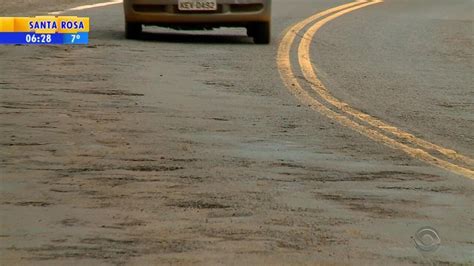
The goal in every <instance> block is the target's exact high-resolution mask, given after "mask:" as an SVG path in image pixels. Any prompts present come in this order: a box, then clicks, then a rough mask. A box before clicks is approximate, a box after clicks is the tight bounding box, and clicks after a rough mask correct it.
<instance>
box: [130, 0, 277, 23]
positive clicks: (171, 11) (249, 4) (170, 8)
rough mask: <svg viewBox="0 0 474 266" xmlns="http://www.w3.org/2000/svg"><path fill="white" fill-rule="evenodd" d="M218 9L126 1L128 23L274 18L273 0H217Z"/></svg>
mask: <svg viewBox="0 0 474 266" xmlns="http://www.w3.org/2000/svg"><path fill="white" fill-rule="evenodd" d="M217 5H218V10H217V11H204V12H202V11H199V12H195V11H191V12H189V11H186V12H184V11H180V10H179V9H178V0H125V1H124V11H125V19H126V20H127V22H134V23H142V24H151V25H161V24H198V23H206V24H211V25H214V24H217V25H219V24H222V25H233V24H235V25H240V24H245V23H249V22H268V21H270V20H271V0H217Z"/></svg>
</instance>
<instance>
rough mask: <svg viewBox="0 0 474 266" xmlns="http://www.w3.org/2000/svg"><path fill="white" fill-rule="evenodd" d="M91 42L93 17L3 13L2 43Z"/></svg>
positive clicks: (58, 43)
mask: <svg viewBox="0 0 474 266" xmlns="http://www.w3.org/2000/svg"><path fill="white" fill-rule="evenodd" d="M88 43H89V18H85V17H75V16H60V17H55V16H37V17H0V45H74V44H88Z"/></svg>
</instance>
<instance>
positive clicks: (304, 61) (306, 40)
mask: <svg viewBox="0 0 474 266" xmlns="http://www.w3.org/2000/svg"><path fill="white" fill-rule="evenodd" d="M373 3H375V2H373ZM358 8H361V7H358ZM358 8H356V9H358ZM353 10H355V9H346V10H343V11H341V12H338V13H336V14H333V15H331V16H328V17H325V18H324V19H322V20H320V21H318V22H317V23H316V24H314V25H313V26H311V27H310V28H309V29H308V30H307V31H306V33H305V34H304V36H303V38H302V40H301V42H300V45H299V48H298V59H299V62H300V67H301V70H302V71H303V74H304V76H305V78H306V79H307V80H309V81H310V83H311V87H312V88H313V89H314V90H315V91H316V92H317V93H318V94H319V95H320V96H321V97H322V98H323V99H324V100H326V101H327V102H328V103H330V104H332V105H333V106H335V107H337V108H338V109H340V110H341V111H344V112H346V113H348V114H350V115H352V116H354V117H356V118H358V119H359V120H361V121H364V122H366V123H368V124H370V125H372V126H374V127H377V128H379V129H381V130H383V131H386V132H389V133H391V134H393V135H395V136H397V137H399V138H401V139H403V140H405V141H407V142H410V143H412V144H415V145H418V146H420V147H422V148H425V149H428V150H434V151H437V152H439V153H441V154H443V155H445V156H446V157H448V158H450V159H453V160H458V161H462V162H464V163H466V164H471V165H472V164H474V160H473V159H471V158H469V157H467V156H464V155H462V154H459V153H458V152H456V151H454V150H452V149H447V148H444V147H441V146H439V145H436V144H434V143H431V142H428V141H425V140H423V139H420V138H417V137H415V136H414V135H413V134H410V133H408V132H405V131H403V130H401V129H399V128H397V127H395V126H392V125H388V124H386V123H384V122H383V121H380V120H379V119H377V118H375V117H372V116H370V115H368V114H365V113H363V112H361V111H359V110H356V109H354V108H352V107H351V106H349V105H348V104H347V103H344V102H342V101H340V100H338V99H336V98H334V97H333V96H332V95H331V93H330V92H329V91H328V90H327V89H326V87H325V86H324V85H323V84H322V82H321V81H320V80H319V79H318V77H317V75H316V73H315V71H314V68H313V65H312V63H311V61H310V46H311V42H312V40H313V39H314V35H315V34H316V32H317V31H318V30H319V29H320V28H321V27H322V26H324V25H325V24H326V23H328V22H329V21H331V20H334V19H336V18H337V17H340V16H342V15H344V14H346V13H349V12H352V11H353Z"/></svg>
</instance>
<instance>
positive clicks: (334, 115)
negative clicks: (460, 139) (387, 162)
mask: <svg viewBox="0 0 474 266" xmlns="http://www.w3.org/2000/svg"><path fill="white" fill-rule="evenodd" d="M381 2H383V1H382V0H359V1H355V2H351V3H348V4H344V5H340V6H337V7H334V8H331V9H328V10H326V11H323V12H321V13H318V14H315V15H313V16H311V17H309V18H307V19H305V20H303V21H301V22H299V23H297V24H295V25H293V26H292V27H291V28H290V29H289V30H288V31H287V32H286V34H285V36H284V37H283V39H282V40H281V42H280V46H279V49H278V55H277V64H278V69H279V71H280V76H281V78H282V80H283V82H284V83H285V85H286V87H287V88H288V89H289V90H290V92H292V93H293V94H294V95H295V96H296V97H297V98H298V99H299V100H300V101H301V102H303V103H304V104H306V105H308V106H310V107H311V108H312V109H314V110H316V111H318V112H320V113H322V114H324V115H326V116H327V117H329V118H330V119H332V120H334V121H336V122H338V123H339V124H341V125H343V126H346V127H348V128H351V129H353V130H355V131H357V132H359V133H361V134H363V135H365V136H367V137H369V138H370V139H372V140H374V141H378V142H381V143H383V144H385V145H387V146H389V147H391V148H393V149H398V150H402V151H404V152H405V153H406V154H408V155H410V156H412V157H414V158H417V159H420V160H422V161H425V162H427V163H430V164H432V165H435V166H438V167H440V168H443V169H446V170H448V171H451V172H454V173H457V174H459V175H462V176H465V177H468V178H470V179H474V170H473V168H474V160H473V159H472V158H469V157H467V156H465V155H462V154H459V153H458V152H456V151H454V150H452V149H448V148H444V147H441V146H439V145H436V144H434V143H431V142H428V141H426V140H423V139H420V138H417V137H416V136H414V135H413V134H410V133H408V132H405V131H403V130H401V129H399V128H397V127H395V126H393V125H389V124H387V123H385V122H383V121H381V120H379V119H377V118H375V117H372V116H370V115H368V114H365V113H363V112H361V111H359V110H357V109H355V108H353V107H351V106H350V105H349V104H347V103H345V102H343V101H341V100H339V99H336V98H335V97H334V96H332V95H331V93H330V92H329V91H328V90H327V89H326V87H325V86H324V84H323V83H322V82H321V80H320V79H319V78H318V76H317V74H316V71H315V70H314V68H313V65H312V63H311V60H310V48H311V42H312V41H313V39H314V36H315V34H316V33H317V31H318V30H319V29H320V28H321V27H323V26H324V25H325V24H326V23H328V22H330V21H332V20H334V19H336V18H338V17H340V16H342V15H344V14H347V13H350V12H353V11H355V10H358V9H361V8H364V7H368V6H371V5H375V4H378V3H381ZM311 24H312V25H311ZM308 25H311V26H310V27H309V28H308V29H306V30H305V32H304V34H302V37H301V38H300V39H301V40H300V42H299V45H298V50H297V57H298V62H299V67H300V69H301V71H302V73H303V75H304V77H305V79H306V81H307V82H308V84H309V87H310V88H311V90H312V91H313V92H315V93H316V94H317V96H318V97H314V96H312V95H311V94H310V93H309V92H308V91H307V90H305V89H304V88H303V87H302V86H301V84H300V83H299V82H298V79H297V78H296V76H295V74H294V72H293V70H292V68H293V67H292V65H291V57H290V54H291V50H292V47H293V45H294V43H295V40H296V37H297V36H301V34H300V32H301V31H302V30H303V29H304V28H306V27H307V26H308ZM318 98H319V99H322V101H320V100H319V99H318Z"/></svg>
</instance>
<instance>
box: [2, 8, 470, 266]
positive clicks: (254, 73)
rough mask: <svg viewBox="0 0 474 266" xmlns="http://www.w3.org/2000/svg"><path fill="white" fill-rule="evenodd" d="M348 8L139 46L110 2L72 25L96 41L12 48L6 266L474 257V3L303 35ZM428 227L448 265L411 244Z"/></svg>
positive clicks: (151, 34)
mask: <svg viewBox="0 0 474 266" xmlns="http://www.w3.org/2000/svg"><path fill="white" fill-rule="evenodd" d="M347 3H349V2H348V1H323V0H291V1H284V0H275V1H274V13H273V14H274V23H273V33H274V37H273V40H272V44H271V45H269V46H264V45H263V46H262V45H253V44H252V43H251V41H250V39H248V38H246V37H244V33H245V32H244V31H243V30H239V29H221V30H218V31H213V32H175V31H172V30H166V29H158V28H147V29H146V34H145V36H144V38H143V40H140V41H131V40H125V39H124V37H123V18H122V10H121V6H120V5H111V6H107V7H103V8H94V9H88V10H83V11H80V12H76V13H71V14H74V15H81V16H90V17H91V21H92V29H93V30H92V33H91V44H90V45H88V46H87V47H18V46H14V47H0V58H1V62H0V67H1V72H0V89H1V90H0V113H1V117H0V145H1V149H0V159H1V161H0V165H1V173H2V174H1V177H2V181H1V182H2V183H1V189H2V193H1V200H0V203H1V205H0V206H1V209H0V210H1V215H2V216H1V228H2V229H1V240H2V241H0V243H1V244H0V249H1V251H0V252H1V253H0V257H1V260H2V262H4V263H6V264H8V265H14V264H15V265H16V264H19V265H28V264H35V265H52V264H64V265H67V264H80V265H86V264H91V263H92V264H99V263H100V264H127V265H150V264H156V263H173V264H174V263H177V264H191V263H198V264H209V263H210V264H267V265H273V264H308V265H314V264H316V263H321V264H380V263H388V264H416V263H430V262H434V263H440V264H441V263H443V264H444V263H452V264H456V263H459V264H470V263H473V260H474V254H473V250H474V243H473V239H474V234H473V232H472V230H471V229H470V228H472V224H473V219H474V213H473V207H472V206H473V196H472V195H473V188H474V187H473V179H472V171H473V168H474V167H473V164H472V159H471V158H473V157H474V134H473V133H472V132H474V126H473V125H474V123H473V121H474V112H473V111H474V109H473V104H474V103H473V99H474V91H473V88H472V84H473V82H472V72H473V71H472V68H473V64H472V51H473V49H472V47H473V40H472V36H473V34H472V29H473V28H472V25H473V24H472V23H473V21H472V20H473V17H472V8H473V6H472V2H471V1H468V0H451V1H442V0H430V1H429V0H411V1H408V0H386V1H385V2H383V3H371V4H369V5H367V6H365V7H360V8H359V9H354V10H353V11H352V12H349V11H347V10H346V12H347V13H346V14H341V15H340V16H339V15H335V16H334V19H330V20H329V19H328V20H327V23H325V24H324V25H321V27H320V28H319V29H318V30H317V31H316V32H315V36H314V38H311V39H305V36H306V37H307V36H308V35H307V32H308V31H309V30H310V27H312V26H313V25H315V24H314V23H316V25H317V24H318V23H321V24H322V22H317V21H322V20H324V17H321V18H318V20H315V21H312V22H311V23H310V24H308V25H307V26H305V27H303V28H301V31H300V32H294V31H293V30H294V28H291V29H290V28H289V27H290V26H292V25H295V23H299V22H301V21H303V20H304V19H306V18H308V17H310V16H311V15H314V14H316V13H319V12H324V11H325V10H328V9H330V8H334V7H337V6H340V5H343V4H347ZM357 5H358V4H353V7H356V6H357ZM341 10H342V11H343V12H344V9H341ZM333 14H335V13H333ZM328 15H330V14H328ZM288 29H290V31H289V33H287V30H288ZM305 34H306V35H305ZM286 36H288V37H292V38H294V42H293V43H292V45H291V46H289V49H288V50H287V51H288V54H282V51H285V49H284V48H285V46H284V45H285V39H286ZM304 40H307V41H306V44H307V45H309V48H310V49H309V53H306V54H305V53H304V52H305V51H304V49H302V48H301V49H300V50H298V49H299V47H300V44H301V43H304ZM282 47H283V48H282ZM303 48H304V47H303ZM285 56H286V57H285ZM282 58H283V59H284V58H287V59H288V60H287V61H285V60H282ZM305 58H306V59H307V60H309V61H310V62H311V64H312V65H310V68H312V69H313V70H314V71H315V73H317V79H308V77H307V76H306V77H305V75H307V74H308V72H307V71H311V69H305V68H303V67H300V65H299V64H300V62H304V60H305ZM284 62H287V63H289V64H288V66H289V69H286V70H288V71H289V72H288V71H286V70H285V64H283V63H284ZM305 71H306V72H305ZM318 81H320V82H322V83H323V84H324V85H323V86H324V89H325V90H326V91H327V92H328V93H329V95H330V96H332V97H334V98H335V99H337V100H338V101H340V102H343V103H344V104H346V105H345V107H344V108H342V109H338V108H337V106H334V105H331V104H330V103H328V102H327V101H325V98H324V97H323V96H324V94H319V95H318V94H316V93H315V91H313V89H314V88H311V85H313V86H316V85H317V84H316V83H317V82H318ZM315 84H316V85H315ZM297 86H301V88H302V90H304V93H303V94H302V93H298V91H295V90H296V89H295V88H297ZM317 88H320V89H321V88H322V87H318V86H316V89H317ZM305 93H306V94H307V95H308V97H307V98H304V97H303V96H302V95H306V94H305ZM321 95H322V96H321ZM305 97H306V96H305ZM310 98H311V99H310ZM305 101H306V102H305ZM315 101H317V102H320V103H322V105H323V107H318V106H317V104H314V103H315ZM308 102H310V105H311V106H308ZM348 106H350V108H353V109H354V110H357V111H361V112H363V113H364V114H367V115H369V116H364V117H363V118H364V119H362V120H358V119H357V118H354V117H352V116H351V115H350V114H348V113H347V112H348V109H347V107H348ZM325 108H326V109H328V110H330V111H327V112H326V111H324V110H326V109H325ZM351 110H352V109H351ZM349 111H350V110H349ZM331 112H334V113H336V114H338V115H337V116H331V115H330V114H332V113H331ZM345 119H350V120H349V121H352V122H344V121H347V120H345ZM370 119H376V121H379V122H383V123H384V124H383V125H389V126H391V127H389V128H387V127H384V126H382V127H379V128H377V129H376V130H377V132H378V133H377V134H375V133H374V134H375V135H373V134H372V133H371V132H373V131H370V130H375V129H374V127H373V126H371V125H370V122H371V121H372V122H373V121H374V120H370ZM341 121H342V122H341ZM354 122H357V123H358V124H360V125H361V127H356V126H354ZM384 130H385V131H384ZM387 130H388V131H387ZM390 130H391V131H390ZM395 131H396V132H395ZM394 132H395V133H397V134H398V133H400V134H398V135H397V134H394ZM402 133H403V134H405V135H403V134H402ZM406 134H412V135H406ZM406 136H409V137H406ZM387 137H388V138H389V139H391V140H393V142H392V141H389V140H387ZM404 137H406V138H404ZM427 145H428V146H427ZM429 145H436V146H429ZM404 147H408V148H404ZM427 147H428V148H427ZM454 152H456V153H454ZM430 158H434V160H432V159H430ZM423 226H431V227H433V228H435V229H436V230H437V231H438V233H439V236H440V238H441V245H440V247H439V249H438V250H437V251H436V252H429V253H423V254H422V253H420V252H419V251H418V250H417V249H416V248H415V244H414V235H415V232H416V231H417V230H418V229H419V228H421V227H423Z"/></svg>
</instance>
